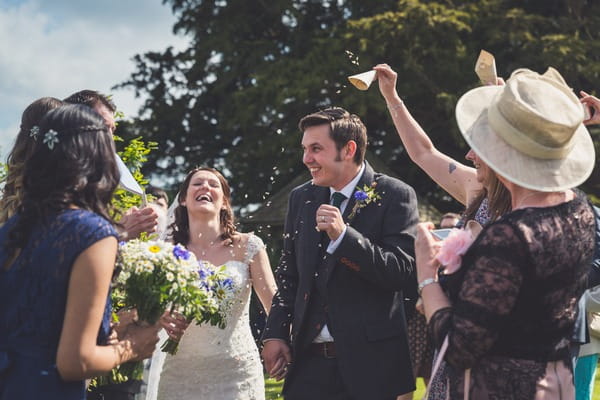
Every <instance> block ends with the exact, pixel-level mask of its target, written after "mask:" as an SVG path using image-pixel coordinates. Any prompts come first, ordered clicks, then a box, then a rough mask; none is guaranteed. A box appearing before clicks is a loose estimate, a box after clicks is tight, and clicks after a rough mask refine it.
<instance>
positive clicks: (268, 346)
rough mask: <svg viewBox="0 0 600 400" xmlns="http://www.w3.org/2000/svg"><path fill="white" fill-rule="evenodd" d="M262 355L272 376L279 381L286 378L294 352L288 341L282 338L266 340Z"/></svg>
mask: <svg viewBox="0 0 600 400" xmlns="http://www.w3.org/2000/svg"><path fill="white" fill-rule="evenodd" d="M261 355H262V358H263V361H264V363H265V369H266V370H267V373H268V374H269V376H270V377H272V378H275V379H276V380H278V381H280V380H282V379H283V378H285V375H286V374H287V371H288V365H290V364H291V362H292V352H291V351H290V347H289V346H288V345H287V343H286V342H284V341H283V340H280V339H271V340H268V341H266V342H265V344H264V347H263V350H262V353H261Z"/></svg>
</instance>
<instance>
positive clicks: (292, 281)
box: [263, 164, 418, 400]
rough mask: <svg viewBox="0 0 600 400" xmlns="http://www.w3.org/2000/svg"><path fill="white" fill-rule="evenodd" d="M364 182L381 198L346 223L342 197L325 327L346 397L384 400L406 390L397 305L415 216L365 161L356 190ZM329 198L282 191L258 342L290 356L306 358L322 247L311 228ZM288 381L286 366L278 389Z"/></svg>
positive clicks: (316, 192) (412, 204)
mask: <svg viewBox="0 0 600 400" xmlns="http://www.w3.org/2000/svg"><path fill="white" fill-rule="evenodd" d="M372 182H377V186H376V188H375V190H376V192H377V193H378V194H379V195H380V196H381V200H380V201H377V202H375V203H371V204H368V205H367V206H365V207H363V208H361V209H360V211H359V213H357V214H356V216H355V217H354V218H353V219H352V220H351V221H348V215H349V214H350V213H351V210H352V208H353V206H354V204H355V199H354V198H353V197H352V198H350V199H349V202H348V205H347V206H346V208H345V210H344V214H343V217H344V220H345V221H346V223H347V224H349V225H348V226H347V230H346V234H345V236H344V238H343V240H342V241H341V243H340V244H339V246H338V248H337V249H336V251H335V252H334V254H332V255H329V256H328V257H331V260H330V267H331V268H328V272H327V275H328V276H327V280H326V293H327V304H328V327H329V330H330V331H331V332H332V334H333V336H334V339H335V346H336V353H337V362H338V368H339V371H340V374H341V377H342V379H343V382H344V385H345V386H346V388H347V391H348V393H351V394H352V395H353V396H354V397H355V398H356V399H361V400H362V399H365V400H367V399H368V400H384V399H392V398H393V399H395V398H396V395H398V394H401V393H406V392H409V391H411V390H414V378H413V374H412V368H411V363H410V358H409V351H408V343H407V335H406V322H405V311H404V304H403V303H404V301H403V300H404V297H405V293H407V291H408V292H411V293H415V292H416V271H415V263H414V256H413V255H414V235H415V225H416V223H417V222H418V211H417V200H416V196H415V192H414V190H413V189H412V188H411V187H410V186H408V185H407V184H405V183H403V182H401V181H400V180H397V179H394V178H391V177H388V176H386V175H383V174H378V173H375V172H374V171H373V169H372V168H371V167H370V166H369V164H366V168H365V171H364V173H363V176H362V177H361V178H360V181H359V184H358V186H359V187H361V188H362V187H363V185H365V184H367V185H371V183H372ZM329 197H330V190H329V188H328V187H319V186H315V185H313V184H312V183H311V182H307V183H305V184H304V185H301V186H299V187H297V188H295V189H294V190H293V191H292V193H291V194H290V199H289V204H288V212H287V217H286V222H285V232H284V249H283V254H282V258H281V260H280V262H279V265H278V268H277V272H276V278H277V284H278V292H277V294H276V295H275V297H274V299H273V305H272V308H271V312H270V314H269V317H268V321H267V325H266V327H265V332H264V335H263V340H264V339H272V338H278V339H283V340H285V341H287V342H288V343H290V344H291V347H292V351H293V356H294V359H297V358H298V357H299V356H302V355H303V354H306V352H307V349H308V346H309V345H310V343H311V341H312V340H313V339H314V332H315V329H314V327H311V326H307V325H308V323H307V321H310V320H311V318H310V316H309V315H307V314H308V309H309V302H310V301H311V296H312V294H313V293H314V292H313V291H314V290H315V284H316V279H315V275H318V273H317V268H319V265H320V263H322V257H323V251H321V250H320V248H321V247H322V246H325V247H326V246H327V241H325V244H323V243H324V241H323V235H325V234H324V233H322V232H318V231H317V230H316V229H315V226H316V220H315V216H316V211H317V209H318V208H319V206H320V205H321V204H324V203H327V204H328V203H329ZM290 328H291V329H290ZM293 379H294V365H293V364H292V365H291V367H290V370H289V372H288V375H287V378H286V385H285V386H288V384H289V383H290V382H291V381H292V380H293ZM285 386H284V393H285Z"/></svg>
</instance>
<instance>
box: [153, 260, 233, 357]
mask: <svg viewBox="0 0 600 400" xmlns="http://www.w3.org/2000/svg"><path fill="white" fill-rule="evenodd" d="M195 272H196V274H197V276H196V281H195V282H194V284H195V285H196V288H197V289H198V290H199V291H200V293H201V296H200V297H201V298H202V300H203V301H202V302H199V303H198V302H188V303H180V304H179V305H178V309H177V311H178V312H179V313H181V314H183V316H184V317H185V318H186V319H187V320H189V321H192V320H193V321H195V322H196V324H198V325H199V324H202V323H205V322H208V323H210V324H211V325H213V326H215V325H216V326H218V327H219V328H221V329H223V328H225V321H226V318H227V314H228V312H229V309H230V308H231V304H232V303H233V299H234V298H235V287H234V284H233V279H231V278H230V277H228V276H227V274H226V273H225V266H224V265H223V266H221V267H216V266H214V265H212V264H211V263H209V262H206V261H199V262H198V266H197V270H196V271H195ZM178 345H179V343H178V342H177V341H175V340H173V339H171V338H169V339H167V340H166V341H165V343H163V345H162V346H161V350H162V351H164V352H167V353H169V354H175V353H177V348H178Z"/></svg>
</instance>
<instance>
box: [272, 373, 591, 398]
mask: <svg viewBox="0 0 600 400" xmlns="http://www.w3.org/2000/svg"><path fill="white" fill-rule="evenodd" d="M599 368H600V366H599ZM282 385H283V381H279V382H277V381H276V380H274V379H265V393H266V398H267V400H282V399H283V397H282V396H281V387H282ZM424 395H425V385H424V384H423V379H421V378H418V379H417V390H416V391H415V393H414V395H413V399H415V400H420V399H422V398H423V396H424ZM592 400H600V371H598V373H597V374H596V381H595V384H594V395H593V396H592Z"/></svg>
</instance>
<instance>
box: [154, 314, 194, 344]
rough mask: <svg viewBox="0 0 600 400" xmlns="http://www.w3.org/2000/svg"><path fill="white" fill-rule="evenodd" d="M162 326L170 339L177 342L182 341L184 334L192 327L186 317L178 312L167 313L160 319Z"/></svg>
mask: <svg viewBox="0 0 600 400" xmlns="http://www.w3.org/2000/svg"><path fill="white" fill-rule="evenodd" d="M159 322H160V325H161V326H162V327H163V328H164V329H165V331H167V334H168V335H169V337H170V338H171V339H173V340H175V341H177V342H178V341H180V340H181V337H182V336H183V333H184V332H185V330H186V329H187V327H188V326H189V325H190V323H189V322H188V321H187V320H186V319H185V317H184V316H183V315H181V314H179V313H178V312H169V311H165V313H164V314H163V315H162V316H161V317H160V321H159Z"/></svg>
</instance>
